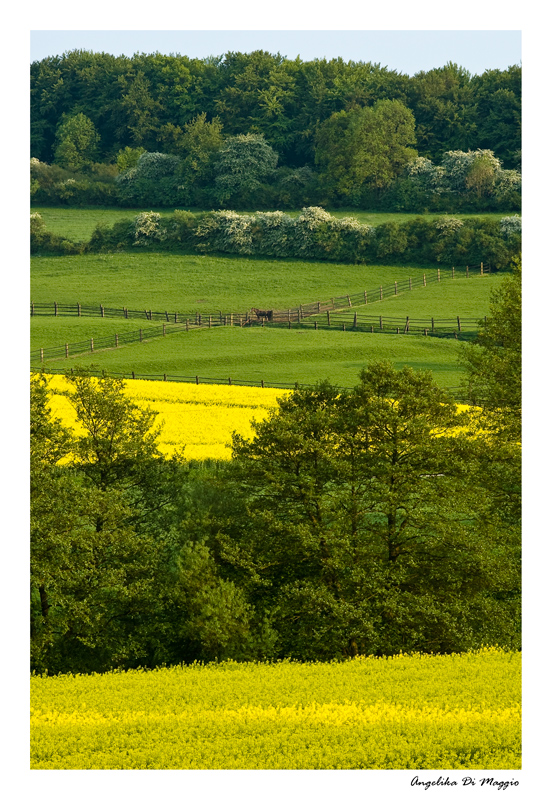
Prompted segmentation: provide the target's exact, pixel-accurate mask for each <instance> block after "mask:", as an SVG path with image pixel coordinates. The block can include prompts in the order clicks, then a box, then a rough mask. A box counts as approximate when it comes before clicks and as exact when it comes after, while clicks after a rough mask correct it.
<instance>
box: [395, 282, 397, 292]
mask: <svg viewBox="0 0 552 800" xmlns="http://www.w3.org/2000/svg"><path fill="white" fill-rule="evenodd" d="M395 294H397V281H395Z"/></svg>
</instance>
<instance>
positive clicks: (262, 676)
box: [31, 648, 521, 770]
mask: <svg viewBox="0 0 552 800" xmlns="http://www.w3.org/2000/svg"><path fill="white" fill-rule="evenodd" d="M520 693H521V654H520V653H513V652H505V651H502V650H500V649H498V648H485V649H482V650H480V651H478V652H470V653H462V654H451V655H447V656H419V655H416V654H413V655H401V656H400V657H397V658H388V659H385V658H381V659H379V658H371V657H368V658H359V659H351V660H348V661H345V662H340V663H338V662H331V663H298V662H286V661H284V662H277V663H259V662H256V663H241V664H240V663H236V662H223V663H220V664H208V665H201V664H192V665H190V666H177V667H169V668H159V669H156V670H152V671H143V670H130V671H128V672H118V671H115V672H111V673H106V674H104V675H76V676H73V675H60V676H56V677H38V676H34V677H32V678H31V707H32V718H31V740H32V742H31V768H33V769H495V770H496V769H520V766H521V761H520V750H521V725H520V717H521V706H520Z"/></svg>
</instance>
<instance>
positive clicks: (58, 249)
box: [31, 212, 86, 255]
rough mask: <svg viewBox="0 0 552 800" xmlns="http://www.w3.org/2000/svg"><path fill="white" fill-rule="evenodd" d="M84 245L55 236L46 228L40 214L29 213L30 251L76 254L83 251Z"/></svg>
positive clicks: (33, 252)
mask: <svg viewBox="0 0 552 800" xmlns="http://www.w3.org/2000/svg"><path fill="white" fill-rule="evenodd" d="M85 248H86V245H84V244H80V243H77V242H71V241H70V240H69V239H65V238H64V237H63V236H56V235H55V234H54V233H51V231H48V230H46V225H45V223H44V220H43V219H42V217H41V215H40V214H37V213H36V212H35V213H33V214H31V253H32V254H35V253H54V254H60V255H78V254H81V253H83V252H84V251H85Z"/></svg>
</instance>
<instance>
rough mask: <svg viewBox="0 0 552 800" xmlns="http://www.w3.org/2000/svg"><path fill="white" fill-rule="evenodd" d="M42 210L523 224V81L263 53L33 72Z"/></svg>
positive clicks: (139, 57)
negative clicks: (431, 213) (279, 212)
mask: <svg viewBox="0 0 552 800" xmlns="http://www.w3.org/2000/svg"><path fill="white" fill-rule="evenodd" d="M31 119H32V124H31V156H32V180H31V193H32V196H33V199H34V201H35V202H36V203H56V204H57V203H67V204H71V205H89V204H95V203H100V204H104V205H108V204H112V205H115V204H118V205H123V206H125V205H126V206H136V205H144V204H146V205H150V207H152V206H163V207H170V206H172V207H173V208H174V207H183V206H184V207H198V208H230V209H247V208H249V209H251V208H256V209H267V208H298V207H302V206H304V205H323V206H331V207H339V206H356V207H363V208H379V209H388V210H397V211H401V210H402V211H424V210H443V211H459V210H464V209H465V210H519V204H520V173H519V170H520V167H521V139H520V136H521V68H519V67H514V66H512V67H510V68H508V69H507V70H488V71H486V72H485V73H483V74H482V75H473V76H472V75H470V74H469V73H468V72H467V71H466V70H465V69H463V68H461V67H458V66H457V65H455V64H452V63H449V64H447V65H446V66H444V67H440V68H437V69H433V70H430V71H428V72H419V73H417V74H416V75H414V76H412V77H409V76H406V75H402V74H400V73H397V72H396V71H394V70H389V69H387V68H383V67H381V66H380V65H378V64H372V63H370V62H367V63H363V62H348V63H346V62H344V61H343V60H342V59H332V60H330V61H327V60H325V59H321V60H315V61H305V62H302V61H301V60H300V59H296V60H293V61H292V60H288V59H286V58H283V57H282V56H280V55H279V54H277V55H272V54H270V53H267V52H264V51H256V52H253V53H250V54H242V53H227V54H226V55H225V56H224V57H220V58H210V59H189V58H187V57H186V56H164V55H161V54H159V53H156V54H152V55H146V54H136V55H135V56H133V57H132V58H128V57H126V56H118V57H115V56H111V55H108V54H105V53H92V52H87V51H79V50H75V51H72V52H68V53H65V54H64V55H63V56H55V57H49V58H46V59H43V60H42V61H40V62H34V63H33V64H32V65H31Z"/></svg>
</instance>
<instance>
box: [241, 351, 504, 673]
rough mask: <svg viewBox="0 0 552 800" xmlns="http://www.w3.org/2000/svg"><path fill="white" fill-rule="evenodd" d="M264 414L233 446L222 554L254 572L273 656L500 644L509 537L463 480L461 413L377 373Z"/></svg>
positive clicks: (430, 392)
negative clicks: (235, 514) (274, 644)
mask: <svg viewBox="0 0 552 800" xmlns="http://www.w3.org/2000/svg"><path fill="white" fill-rule="evenodd" d="M279 405H280V408H279V411H278V413H274V414H273V415H272V416H271V417H270V418H269V419H268V420H266V421H264V422H262V423H259V424H256V425H254V430H255V437H254V439H253V441H251V442H249V441H245V440H244V439H242V438H241V437H239V436H236V437H235V438H234V462H235V467H236V476H235V478H236V492H241V493H242V494H243V496H244V497H245V498H246V503H247V508H248V515H249V518H250V520H251V524H250V525H249V526H244V527H246V530H245V531H244V532H243V533H242V534H241V535H240V536H239V538H240V539H241V541H240V547H241V548H242V554H241V555H240V556H239V557H238V556H236V554H235V552H234V553H232V548H231V547H230V546H229V545H228V543H226V547H227V552H228V553H229V554H230V555H229V556H228V558H229V559H230V560H231V559H232V558H234V559H235V564H236V565H237V567H238V568H239V564H240V563H241V564H242V565H248V564H249V565H251V564H256V572H255V573H254V575H253V577H252V583H251V586H252V589H251V598H252V601H253V602H254V603H255V604H256V605H257V607H258V608H261V607H264V608H266V610H267V612H268V611H270V613H271V614H272V619H273V625H274V627H275V628H276V630H277V632H278V634H279V637H280V638H279V644H280V648H281V649H280V654H281V655H286V656H292V657H297V658H313V659H316V658H322V659H327V658H334V657H340V656H343V655H354V654H356V653H375V654H379V655H381V654H390V653H397V652H399V651H400V650H403V651H404V650H421V651H426V652H429V651H433V652H447V651H451V650H463V649H466V648H469V647H475V646H479V645H482V644H491V643H497V642H502V643H503V644H512V643H514V642H515V641H516V636H517V634H516V626H515V623H514V622H513V621H512V620H513V619H514V618H515V616H516V613H517V611H516V601H515V598H516V597H517V595H516V591H517V580H518V576H517V572H516V568H515V564H516V563H517V562H515V556H516V554H517V551H516V546H517V539H516V538H515V534H514V533H512V530H511V528H510V527H506V526H503V525H501V521H500V520H499V519H497V518H496V516H493V512H492V507H491V503H490V501H489V493H488V491H487V488H486V487H485V486H484V485H482V484H481V482H478V481H477V480H474V479H473V477H474V475H475V474H476V473H477V469H478V464H479V463H480V458H481V447H482V444H481V440H480V438H478V436H474V435H472V433H471V431H470V420H471V417H472V414H471V413H468V412H462V413H460V412H458V409H457V407H456V405H455V404H454V402H453V401H452V400H451V399H450V398H449V397H447V395H446V394H445V393H444V392H443V391H442V390H440V389H439V388H438V387H437V386H436V384H435V383H434V381H433V379H432V376H431V374H430V373H415V372H414V371H412V370H411V369H409V368H404V369H403V370H401V371H398V372H397V371H395V370H393V368H392V367H391V365H389V364H387V363H383V364H382V363H374V364H371V365H369V367H368V368H367V369H365V370H363V372H362V373H361V382H360V384H359V385H358V386H357V387H356V389H354V390H353V391H352V392H343V391H341V390H338V389H337V388H336V387H332V386H331V385H329V384H321V385H319V386H318V387H317V388H316V389H314V390H306V389H305V390H297V391H295V392H294V393H293V394H291V395H289V396H287V397H286V398H284V399H282V400H280V401H279ZM463 428H466V430H465V431H463V430H462V429H463ZM510 455H511V456H512V458H515V453H512V454H510ZM512 565H513V566H512ZM248 569H249V570H250V571H251V567H250V566H249V567H248ZM251 574H253V573H251ZM501 593H502V594H501ZM503 595H504V596H507V598H508V599H507V600H503ZM501 598H502V599H501Z"/></svg>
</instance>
